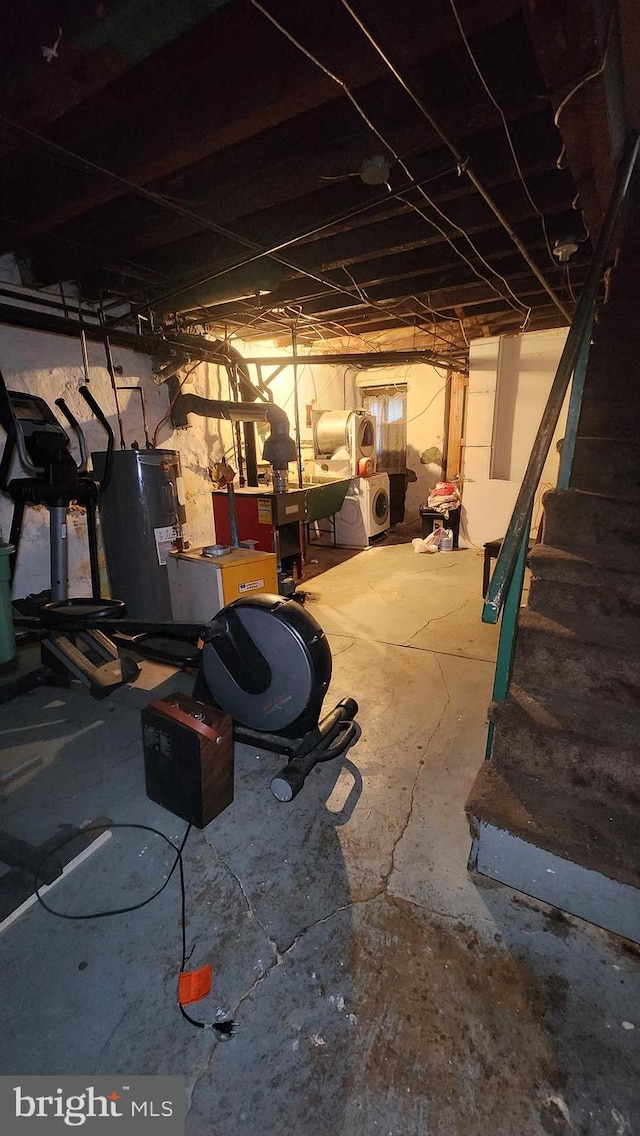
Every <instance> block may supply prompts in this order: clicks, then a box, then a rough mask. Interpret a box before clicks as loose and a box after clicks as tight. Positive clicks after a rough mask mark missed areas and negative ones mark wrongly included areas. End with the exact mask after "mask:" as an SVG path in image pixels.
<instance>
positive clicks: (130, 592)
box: [91, 450, 186, 621]
mask: <svg viewBox="0 0 640 1136" xmlns="http://www.w3.org/2000/svg"><path fill="white" fill-rule="evenodd" d="M105 457H106V455H105V454H104V453H94V454H92V455H91V459H92V461H93V468H94V470H95V472H96V474H97V476H98V478H101V477H102V476H103V474H104V463H105ZM100 518H101V523H102V533H103V538H104V545H105V554H106V559H107V568H108V571H109V581H110V584H111V591H112V594H113V595H114V596H115V597H116V598H117V599H120V600H124V602H125V603H126V605H127V614H128V615H129V616H131V618H132V619H149V620H165V621H168V620H171V597H170V595H169V582H168V579H167V555H168V553H169V551H170V550H171V549H172V548H175V547H177V543H176V542H177V540H178V539H179V538H180V537H181V535H182V526H183V524H184V523H185V520H186V515H185V509H184V492H183V484H182V472H181V468H180V455H179V454H178V453H177V452H176V451H175V450H116V451H115V452H114V454H113V467H112V473H111V482H110V484H109V486H108V488H107V490H106V491H105V493H103V494H102V496H101V499H100Z"/></svg>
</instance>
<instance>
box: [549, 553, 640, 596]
mask: <svg viewBox="0 0 640 1136" xmlns="http://www.w3.org/2000/svg"><path fill="white" fill-rule="evenodd" d="M528 562H529V567H530V568H531V570H532V572H534V574H535V569H536V568H538V567H540V568H542V570H543V571H545V574H548V576H549V579H551V578H552V576H551V575H550V572H552V571H554V570H556V569H559V570H563V569H564V570H568V571H570V572H572V573H575V574H580V577H581V580H580V583H581V585H583V586H585V587H589V583H590V581H589V579H588V577H589V574H592V575H593V577H594V579H593V586H601V584H602V582H603V577H605V578H606V581H607V582H609V581H610V582H611V583H613V584H619V585H620V586H621V587H625V586H627V585H628V583H629V582H630V581H631V582H635V581H636V580H637V582H638V584H639V585H640V560H639V561H638V563H637V564H636V565H632V566H630V567H629V566H627V565H625V564H624V563H623V564H620V565H611V564H609V563H603V562H602V561H601V560H600V559H599V557H598V545H594V547H593V548H589V549H588V550H585V548H584V546H580V548H579V550H578V549H576V551H570V550H569V549H566V548H556V547H555V546H554V545H551V544H544V543H543V544H535V545H534V546H533V548H532V549H531V550H530V552H529V558H528ZM582 577H585V579H582Z"/></svg>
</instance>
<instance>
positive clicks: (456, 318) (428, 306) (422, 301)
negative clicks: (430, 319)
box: [418, 299, 471, 347]
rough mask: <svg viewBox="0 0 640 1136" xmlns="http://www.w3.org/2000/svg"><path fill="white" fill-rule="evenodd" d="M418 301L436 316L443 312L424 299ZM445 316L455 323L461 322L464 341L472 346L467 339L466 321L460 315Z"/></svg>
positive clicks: (468, 345)
mask: <svg viewBox="0 0 640 1136" xmlns="http://www.w3.org/2000/svg"><path fill="white" fill-rule="evenodd" d="M418 303H419V304H422V307H423V308H424V309H425V311H427V312H429V313H430V314H431V315H434V316H442V312H439V311H438V310H437V308H432V307H431V306H430V305H429V304H425V302H424V300H420V299H419V300H418ZM445 318H446V319H450V320H451V322H452V323H455V322H457V323H459V324H460V331H461V332H462V337H463V339H464V341H465V343H466V345H467V347H470V346H471V344H470V343H469V340H468V339H467V333H466V331H465V329H464V323H463V322H462V320H461V319H460V317H459V316H455V318H454V317H452V316H446V317H445Z"/></svg>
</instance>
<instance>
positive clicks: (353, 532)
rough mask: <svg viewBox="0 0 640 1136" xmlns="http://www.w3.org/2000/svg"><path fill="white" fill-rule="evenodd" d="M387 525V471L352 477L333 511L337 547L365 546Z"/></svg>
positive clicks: (381, 533)
mask: <svg viewBox="0 0 640 1136" xmlns="http://www.w3.org/2000/svg"><path fill="white" fill-rule="evenodd" d="M388 528H389V474H388V473H374V474H373V476H372V477H354V478H353V480H352V482H351V486H350V488H349V491H348V493H347V496H346V497H345V499H344V504H343V506H342V508H341V510H340V512H339V513H336V544H337V545H338V546H339V547H340V548H367V547H368V545H370V544H371V542H372V540H375V538H376V537H379V536H382V535H383V534H384V533H386V531H387V529H388Z"/></svg>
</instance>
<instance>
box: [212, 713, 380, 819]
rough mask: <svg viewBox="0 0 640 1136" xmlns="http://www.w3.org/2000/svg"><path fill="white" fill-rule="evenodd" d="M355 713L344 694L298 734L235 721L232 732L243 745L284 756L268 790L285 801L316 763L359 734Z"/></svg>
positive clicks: (333, 755)
mask: <svg viewBox="0 0 640 1136" xmlns="http://www.w3.org/2000/svg"><path fill="white" fill-rule="evenodd" d="M357 713H358V703H357V702H356V701H355V699H353V698H344V699H343V700H342V702H339V703H338V705H337V706H336V707H334V709H333V710H332V711H331V713H330V714H327V715H326V717H324V718H323V719H322V721H321V722H320V723H319V724H318V726H317V727H316V728H315V729H313V730H309V731H308V733H306V734H303V736H302V737H300V738H288V737H283V736H282V734H267V733H264V732H263V731H261V730H252V729H249V728H248V727H247V726H240V725H238V723H235V725H234V731H233V736H234V738H235V740H236V741H237V742H242V743H243V744H244V745H254V746H256V748H258V749H263V750H267V751H268V752H270V753H278V754H283V755H284V756H285V757H287V758H288V761H287V764H286V765H285V766H283V768H282V769H281V770H280V772H279V773H278V774H277V775H276V776H275V777H274V778H272V781H271V792H272V794H273V796H274V797H275V798H276V800H277V801H284V802H288V801H292V800H293V798H294V797H296V796H297V795H298V793H299V792H300V790H301V789H302V787H303V785H304V783H305V781H306V779H307V777H308V776H309V774H310V773H311V770H312V769H314V768H315V767H316V765H319V764H320V762H324V761H333V760H334V758H336V757H341V756H342V754H343V753H346V751H347V750H348V749H349V748H350V747H351V746H352V745H354V744H355V743H356V742H357V740H358V738H359V737H360V727H359V726H358V723H357V722H355V721H354V718H355V716H356V714H357Z"/></svg>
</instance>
